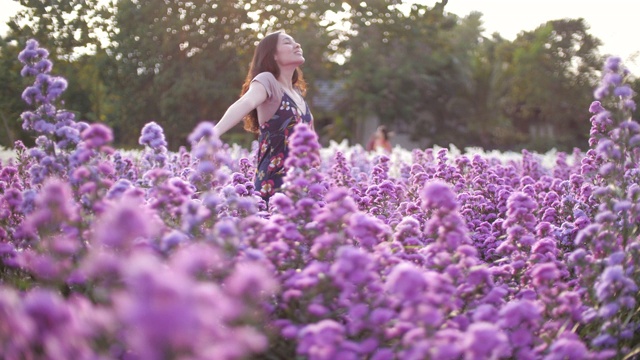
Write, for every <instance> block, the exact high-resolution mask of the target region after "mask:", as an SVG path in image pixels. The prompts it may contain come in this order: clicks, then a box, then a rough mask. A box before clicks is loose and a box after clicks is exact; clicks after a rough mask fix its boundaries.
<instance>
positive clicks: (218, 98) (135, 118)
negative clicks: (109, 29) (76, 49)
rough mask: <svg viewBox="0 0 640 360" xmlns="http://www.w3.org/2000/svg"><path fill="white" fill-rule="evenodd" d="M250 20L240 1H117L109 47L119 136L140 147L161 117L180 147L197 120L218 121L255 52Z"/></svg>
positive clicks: (174, 144) (170, 138)
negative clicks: (117, 99)
mask: <svg viewBox="0 0 640 360" xmlns="http://www.w3.org/2000/svg"><path fill="white" fill-rule="evenodd" d="M251 22H252V20H251V18H250V17H249V15H248V11H247V10H246V9H245V8H244V6H243V5H242V4H240V3H236V2H226V1H223V2H213V1H210V0H198V1H189V2H185V1H180V0H167V1H162V2H158V1H152V0H140V1H128V0H121V1H119V2H118V4H117V15H116V17H115V28H116V29H117V31H115V32H114V33H112V34H110V35H111V39H112V43H111V46H110V49H109V50H110V51H111V52H112V53H113V56H114V58H115V60H116V63H115V64H114V65H116V66H115V67H114V68H112V69H111V71H112V73H113V75H114V76H113V80H114V83H113V84H112V86H113V87H115V88H117V89H120V99H121V105H120V107H119V109H120V114H119V116H118V118H119V119H120V122H119V123H117V124H115V125H116V134H117V136H118V137H119V140H120V141H121V142H122V143H123V144H126V145H135V144H136V143H137V139H138V137H139V135H140V129H141V128H142V126H143V125H144V124H145V123H147V122H149V121H156V122H158V123H159V124H161V126H163V128H164V130H165V135H166V136H167V140H168V142H169V145H170V147H172V148H173V149H176V148H177V146H179V145H183V144H185V143H186V138H187V136H188V134H189V133H190V132H191V131H192V130H193V128H194V127H195V126H196V125H197V123H198V122H199V121H202V120H207V119H208V120H217V119H218V118H220V117H221V116H222V114H223V112H224V111H225V110H226V109H227V107H228V106H229V105H231V103H233V102H234V101H235V100H236V99H237V97H238V94H239V92H240V88H241V85H242V82H243V80H244V75H245V73H246V71H247V66H248V64H249V60H250V58H251V56H252V51H253V47H254V42H255V40H256V39H255V31H254V30H252V29H250V28H249V27H248V24H250V23H251Z"/></svg>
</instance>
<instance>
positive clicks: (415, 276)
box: [385, 262, 428, 301]
mask: <svg viewBox="0 0 640 360" xmlns="http://www.w3.org/2000/svg"><path fill="white" fill-rule="evenodd" d="M427 287H428V284H427V279H426V277H425V275H424V273H423V272H422V270H420V269H418V268H417V267H415V266H414V265H412V264H411V263H408V262H402V263H400V264H398V265H396V266H395V267H394V268H393V269H392V270H391V273H390V274H389V276H388V277H387V282H386V284H385V288H386V290H387V291H388V292H389V293H391V294H392V295H394V296H397V297H398V298H399V299H401V300H403V301H419V300H420V298H422V297H423V296H424V292H425V291H426V290H427Z"/></svg>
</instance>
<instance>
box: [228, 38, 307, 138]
mask: <svg viewBox="0 0 640 360" xmlns="http://www.w3.org/2000/svg"><path fill="white" fill-rule="evenodd" d="M280 33H281V32H280V31H277V32H274V33H271V34H269V35H267V36H265V37H264V39H262V40H260V43H258V46H257V47H256V50H255V51H254V53H253V59H252V60H251V65H250V67H249V72H248V73H247V77H246V79H245V80H244V84H243V85H242V92H241V93H240V96H242V95H244V94H245V93H246V92H247V91H248V90H249V86H250V85H251V80H253V78H255V77H256V75H258V74H260V73H262V72H265V71H268V72H270V73H272V74H273V76H275V78H276V79H277V78H278V76H280V69H279V68H278V64H277V63H276V59H275V54H276V49H277V47H278V37H279V36H280ZM292 83H293V86H294V87H296V88H297V89H298V90H299V91H300V92H301V93H302V95H303V96H304V95H305V94H306V92H307V83H306V82H305V81H304V78H303V76H302V70H300V69H299V68H296V70H295V71H294V72H293V79H292ZM244 129H245V130H247V131H249V132H252V133H258V132H259V129H260V125H259V123H258V110H257V109H254V110H252V111H251V112H250V113H249V114H247V116H245V118H244Z"/></svg>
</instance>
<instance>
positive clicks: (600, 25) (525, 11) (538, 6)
mask: <svg viewBox="0 0 640 360" xmlns="http://www.w3.org/2000/svg"><path fill="white" fill-rule="evenodd" d="M224 1H226V0H224ZM365 1H366V0H365ZM419 1H420V0H418V1H416V2H419ZM436 1H437V0H422V3H424V4H427V5H429V6H432V5H433V4H435V3H436ZM19 8H20V5H19V3H18V2H17V1H15V0H0V33H2V34H4V33H5V32H6V30H7V27H6V25H5V24H6V22H7V20H8V19H9V17H11V16H12V15H13V14H15V13H16V12H17V11H18V10H19ZM445 11H447V12H450V13H454V14H456V15H458V16H460V17H464V16H466V15H468V14H469V13H470V12H472V11H479V12H481V13H482V14H483V16H482V19H483V22H484V28H485V35H487V36H489V35H491V34H492V33H494V32H497V33H499V34H500V35H501V36H502V37H504V38H506V39H509V40H513V39H515V37H516V36H517V35H518V33H520V32H521V31H530V30H534V29H535V28H537V27H538V26H540V25H542V24H543V23H545V22H547V21H549V20H558V19H563V18H570V19H577V18H583V19H585V22H586V23H587V24H588V26H589V28H590V29H589V33H590V34H591V35H593V36H595V37H597V38H599V39H600V40H601V41H602V42H603V45H602V46H601V47H600V52H601V53H602V54H607V55H616V56H620V57H621V58H622V60H623V63H624V64H625V65H626V66H627V67H628V68H629V69H630V70H631V72H632V73H633V74H634V75H636V76H640V39H639V38H638V35H640V1H638V0H607V1H603V0H598V1H596V0H449V2H448V4H447V5H446V6H445Z"/></svg>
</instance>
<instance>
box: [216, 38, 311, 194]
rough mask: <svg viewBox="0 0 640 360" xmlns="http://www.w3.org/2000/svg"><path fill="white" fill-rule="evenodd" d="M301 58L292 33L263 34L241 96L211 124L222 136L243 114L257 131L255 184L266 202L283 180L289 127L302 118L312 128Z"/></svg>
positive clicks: (245, 120) (290, 131)
mask: <svg viewBox="0 0 640 360" xmlns="http://www.w3.org/2000/svg"><path fill="white" fill-rule="evenodd" d="M302 64H304V57H303V56H302V48H301V47H300V44H298V43H297V42H296V41H295V40H294V39H293V38H292V37H291V36H289V35H287V34H285V33H284V32H282V31H278V32H275V33H272V34H269V35H267V36H265V37H264V39H262V40H261V41H260V43H258V46H257V47H256V50H255V52H254V54H253V60H251V66H250V68H249V72H248V74H247V77H246V80H245V83H244V85H243V86H242V96H241V97H240V99H238V100H237V101H236V102H235V103H233V105H231V106H230V107H229V109H227V111H226V113H225V114H224V116H222V119H220V121H219V122H218V123H217V124H216V126H215V128H214V129H215V131H216V133H217V134H218V136H221V135H222V134H224V133H225V132H227V130H229V129H231V128H232V127H234V126H235V125H236V124H238V123H239V122H240V120H242V119H243V118H244V128H245V130H247V131H250V132H253V133H257V134H259V136H258V156H257V158H258V162H257V164H256V176H255V179H254V184H255V188H256V190H257V191H259V192H260V196H262V198H263V199H264V200H265V201H267V204H268V201H269V198H270V197H271V195H273V194H274V193H275V192H276V191H278V190H279V189H280V188H281V186H282V182H283V177H284V175H285V168H284V161H285V160H286V158H287V156H288V154H289V146H288V142H289V136H290V135H291V133H292V132H293V127H294V126H295V125H296V124H299V123H305V124H309V126H311V128H312V129H313V116H312V115H311V111H310V110H309V106H308V105H307V103H306V102H305V100H304V95H305V93H306V88H307V86H306V83H305V81H304V79H303V77H302V71H301V70H300V69H299V68H298V67H299V66H300V65H302Z"/></svg>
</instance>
